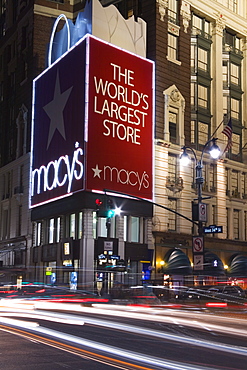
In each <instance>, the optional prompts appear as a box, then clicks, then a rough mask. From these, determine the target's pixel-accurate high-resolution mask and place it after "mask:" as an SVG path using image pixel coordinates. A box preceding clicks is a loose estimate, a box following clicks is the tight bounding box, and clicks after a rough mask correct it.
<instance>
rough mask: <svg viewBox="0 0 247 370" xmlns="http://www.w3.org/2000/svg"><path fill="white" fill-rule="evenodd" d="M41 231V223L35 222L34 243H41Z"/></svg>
mask: <svg viewBox="0 0 247 370" xmlns="http://www.w3.org/2000/svg"><path fill="white" fill-rule="evenodd" d="M41 232H42V224H41V222H37V224H36V243H35V245H37V246H38V245H41Z"/></svg>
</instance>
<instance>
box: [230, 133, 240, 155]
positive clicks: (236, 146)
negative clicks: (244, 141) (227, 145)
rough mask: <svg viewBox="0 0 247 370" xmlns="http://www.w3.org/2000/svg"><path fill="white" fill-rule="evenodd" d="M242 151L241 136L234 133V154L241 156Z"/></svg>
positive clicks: (232, 148)
mask: <svg viewBox="0 0 247 370" xmlns="http://www.w3.org/2000/svg"><path fill="white" fill-rule="evenodd" d="M240 150H241V136H240V135H238V134H234V133H233V134H232V147H231V151H232V154H234V155H240Z"/></svg>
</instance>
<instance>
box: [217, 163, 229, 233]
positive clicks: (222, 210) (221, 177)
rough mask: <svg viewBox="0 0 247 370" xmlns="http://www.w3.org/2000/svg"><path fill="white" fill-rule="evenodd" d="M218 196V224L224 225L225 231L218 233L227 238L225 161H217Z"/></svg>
mask: <svg viewBox="0 0 247 370" xmlns="http://www.w3.org/2000/svg"><path fill="white" fill-rule="evenodd" d="M216 184H217V196H216V205H217V207H216V213H217V216H216V220H217V225H218V226H223V233H219V234H217V236H218V238H219V239H226V230H227V217H226V182H225V166H224V163H223V161H219V162H218V163H217V183H216Z"/></svg>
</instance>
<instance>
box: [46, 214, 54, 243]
mask: <svg viewBox="0 0 247 370" xmlns="http://www.w3.org/2000/svg"><path fill="white" fill-rule="evenodd" d="M54 234H55V220H54V218H51V219H50V220H49V237H48V242H49V243H54Z"/></svg>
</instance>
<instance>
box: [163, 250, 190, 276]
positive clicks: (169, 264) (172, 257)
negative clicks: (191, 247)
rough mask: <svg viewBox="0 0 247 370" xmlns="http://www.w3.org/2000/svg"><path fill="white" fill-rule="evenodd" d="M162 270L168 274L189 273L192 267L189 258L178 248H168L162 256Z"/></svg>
mask: <svg viewBox="0 0 247 370" xmlns="http://www.w3.org/2000/svg"><path fill="white" fill-rule="evenodd" d="M164 261H165V266H164V272H165V273H166V274H168V275H171V274H173V275H191V274H192V267H191V264H190V260H189V258H188V257H187V256H186V254H185V253H184V252H183V251H182V250H181V249H179V248H173V249H170V250H169V251H168V252H167V253H166V255H165V258H164Z"/></svg>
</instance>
